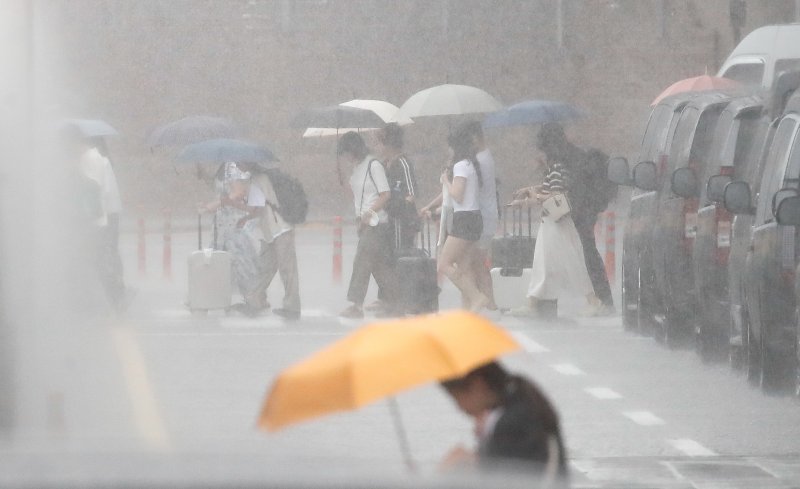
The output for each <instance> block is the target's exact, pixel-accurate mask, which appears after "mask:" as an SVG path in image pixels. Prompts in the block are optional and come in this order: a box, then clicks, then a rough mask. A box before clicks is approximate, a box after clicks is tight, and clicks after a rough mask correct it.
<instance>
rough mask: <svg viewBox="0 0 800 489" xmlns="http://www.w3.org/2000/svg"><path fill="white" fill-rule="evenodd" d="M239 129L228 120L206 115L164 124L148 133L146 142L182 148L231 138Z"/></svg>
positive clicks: (236, 134)
mask: <svg viewBox="0 0 800 489" xmlns="http://www.w3.org/2000/svg"><path fill="white" fill-rule="evenodd" d="M239 132H240V131H239V127H238V126H237V125H236V124H235V123H234V122H233V121H231V120H230V119H226V118H224V117H213V116H208V115H193V116H189V117H184V118H183V119H179V120H177V121H173V122H170V123H169V124H164V125H163V126H160V127H158V128H156V129H155V130H154V131H153V132H151V133H150V136H149V137H148V138H147V142H148V144H149V146H150V147H151V148H155V147H157V146H183V145H185V144H194V143H199V142H201V141H206V140H209V139H214V138H233V137H236V136H238V135H239Z"/></svg>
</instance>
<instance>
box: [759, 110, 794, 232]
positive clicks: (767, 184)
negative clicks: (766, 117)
mask: <svg viewBox="0 0 800 489" xmlns="http://www.w3.org/2000/svg"><path fill="white" fill-rule="evenodd" d="M796 128H797V119H796V118H795V117H793V116H790V117H785V118H784V119H783V120H782V121H781V123H780V125H778V129H777V131H776V132H775V138H774V139H773V141H772V146H771V147H770V150H769V154H768V156H767V161H766V163H765V165H766V166H765V168H764V176H763V179H762V181H761V188H760V190H759V192H758V198H757V199H756V202H757V207H756V218H757V221H758V223H759V224H763V223H765V222H768V221H771V220H772V218H773V216H772V195H773V194H775V192H777V191H778V190H779V189H780V188H781V185H782V184H783V176H784V173H785V172H786V164H787V161H788V153H789V148H790V147H791V145H792V142H793V139H794V136H795V133H796Z"/></svg>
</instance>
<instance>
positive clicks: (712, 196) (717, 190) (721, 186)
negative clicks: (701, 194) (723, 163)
mask: <svg viewBox="0 0 800 489" xmlns="http://www.w3.org/2000/svg"><path fill="white" fill-rule="evenodd" d="M732 181H733V177H732V176H730V175H714V176H713V177H711V178H709V179H708V183H706V195H708V200H710V201H711V202H714V203H715V204H721V203H722V199H723V198H724V197H725V186H726V185H728V184H729V183H731V182H732Z"/></svg>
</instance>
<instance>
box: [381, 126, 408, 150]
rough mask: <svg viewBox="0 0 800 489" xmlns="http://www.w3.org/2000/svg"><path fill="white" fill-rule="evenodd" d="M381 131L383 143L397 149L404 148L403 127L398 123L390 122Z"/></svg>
mask: <svg viewBox="0 0 800 489" xmlns="http://www.w3.org/2000/svg"><path fill="white" fill-rule="evenodd" d="M381 131H382V132H381V141H382V142H383V144H385V145H386V146H390V147H392V148H396V149H402V148H403V128H402V127H400V125H399V124H398V123H396V122H390V123H388V124H386V125H385V126H384V127H383V129H382V130H381Z"/></svg>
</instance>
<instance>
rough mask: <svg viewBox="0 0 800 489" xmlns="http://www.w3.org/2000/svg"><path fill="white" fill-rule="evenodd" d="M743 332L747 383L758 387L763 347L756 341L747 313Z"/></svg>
mask: <svg viewBox="0 0 800 489" xmlns="http://www.w3.org/2000/svg"><path fill="white" fill-rule="evenodd" d="M742 330H743V331H742V338H743V344H742V347H743V349H744V357H745V361H746V372H747V381H748V382H749V383H750V384H751V385H758V384H759V383H760V381H761V360H762V359H761V347H760V345H759V342H757V341H755V337H754V336H753V331H752V328H751V327H750V321H749V320H748V318H747V313H746V312H743V314H742Z"/></svg>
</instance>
